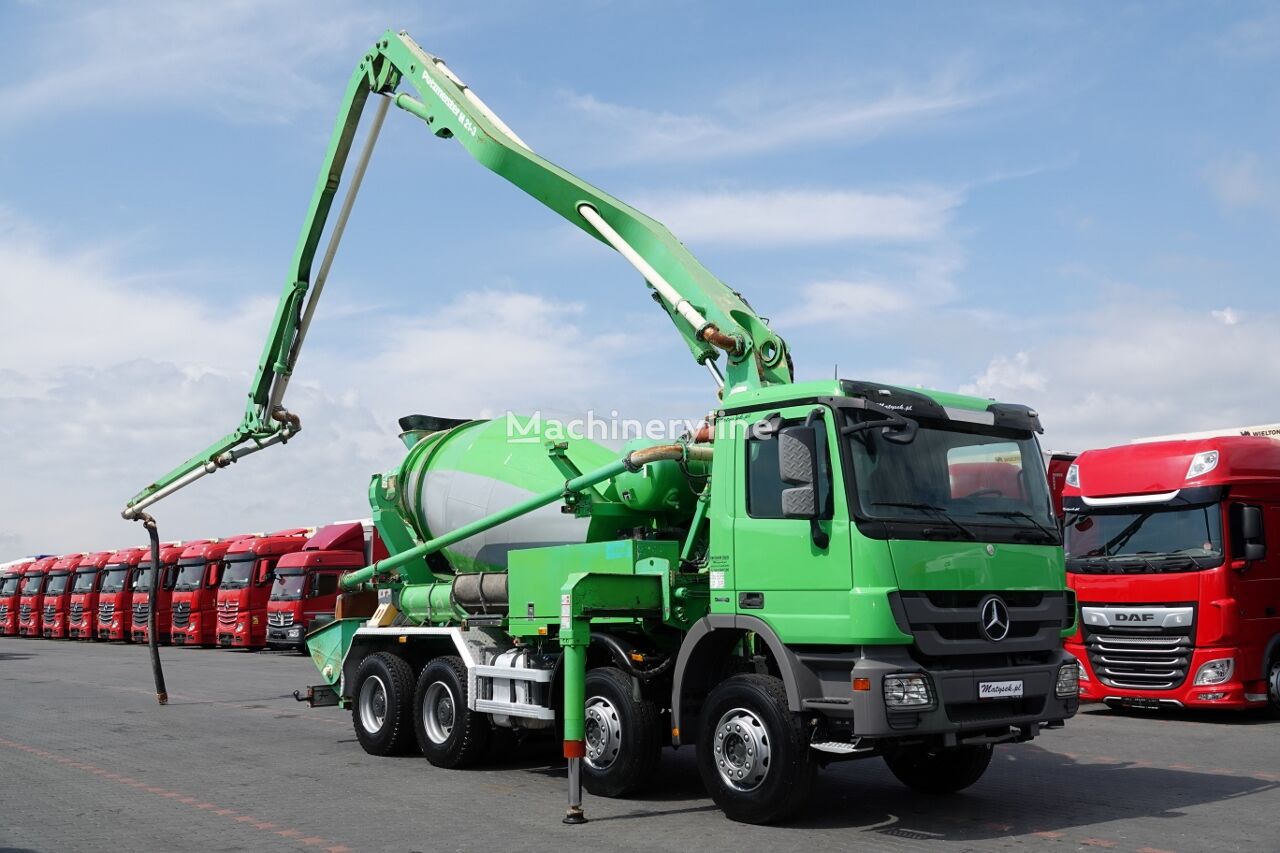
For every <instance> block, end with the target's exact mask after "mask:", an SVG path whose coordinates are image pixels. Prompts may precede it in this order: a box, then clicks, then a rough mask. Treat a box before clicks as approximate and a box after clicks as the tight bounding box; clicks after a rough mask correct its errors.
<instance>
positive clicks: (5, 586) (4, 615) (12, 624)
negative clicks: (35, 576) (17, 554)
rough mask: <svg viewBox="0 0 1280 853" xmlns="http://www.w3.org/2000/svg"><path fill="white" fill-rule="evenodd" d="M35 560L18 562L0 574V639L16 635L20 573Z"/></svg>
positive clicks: (11, 564) (5, 568) (20, 584)
mask: <svg viewBox="0 0 1280 853" xmlns="http://www.w3.org/2000/svg"><path fill="white" fill-rule="evenodd" d="M34 562H35V560H18V561H16V562H13V563H10V564H9V565H7V566H5V567H4V571H3V572H0V637H14V636H17V634H18V607H19V598H20V597H21V593H20V590H21V588H22V573H23V572H25V571H26V570H27V569H28V568H29V567H30V566H31V564H32V563H34Z"/></svg>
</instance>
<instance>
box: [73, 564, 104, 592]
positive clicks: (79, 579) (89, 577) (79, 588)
mask: <svg viewBox="0 0 1280 853" xmlns="http://www.w3.org/2000/svg"><path fill="white" fill-rule="evenodd" d="M97 576H98V570H97V569H81V570H80V571H78V572H76V582H75V583H74V584H73V585H72V586H71V591H72V592H93V580H94V578H96V577H97Z"/></svg>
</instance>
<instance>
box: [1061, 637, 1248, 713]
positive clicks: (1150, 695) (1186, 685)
mask: <svg viewBox="0 0 1280 853" xmlns="http://www.w3.org/2000/svg"><path fill="white" fill-rule="evenodd" d="M1067 649H1068V651H1071V652H1072V653H1073V654H1075V655H1076V657H1077V659H1078V660H1079V661H1080V672H1081V678H1080V699H1081V701H1083V702H1107V703H1110V704H1119V705H1124V706H1127V707H1133V708H1162V707H1163V708H1180V707H1182V708H1227V709H1234V710H1243V709H1245V708H1260V707H1262V706H1264V705H1266V704H1267V686H1266V683H1265V682H1263V681H1255V682H1249V681H1245V680H1243V679H1241V678H1240V674H1241V673H1240V669H1241V665H1240V661H1241V659H1242V655H1241V651H1240V649H1235V648H1202V647H1196V648H1195V649H1194V650H1193V651H1192V653H1191V663H1190V665H1189V666H1188V667H1187V678H1186V680H1185V681H1183V682H1182V684H1181V685H1179V686H1177V687H1174V688H1173V689H1171V690H1137V689H1132V688H1124V687H1110V686H1108V685H1106V684H1103V683H1102V682H1101V681H1099V680H1098V676H1097V674H1096V673H1095V672H1094V671H1093V668H1092V666H1091V665H1090V663H1089V659H1088V655H1086V654H1085V651H1084V648H1083V647H1082V646H1079V645H1076V644H1074V643H1070V644H1068V645H1067ZM1220 658H1234V659H1235V662H1236V666H1235V668H1234V672H1233V673H1232V675H1231V678H1229V679H1228V680H1226V681H1224V682H1222V683H1221V684H1199V685H1197V684H1194V683H1193V682H1194V681H1195V675H1196V673H1197V672H1199V671H1200V667H1201V666H1202V665H1203V664H1205V663H1208V662H1209V661H1211V660H1218V659H1220Z"/></svg>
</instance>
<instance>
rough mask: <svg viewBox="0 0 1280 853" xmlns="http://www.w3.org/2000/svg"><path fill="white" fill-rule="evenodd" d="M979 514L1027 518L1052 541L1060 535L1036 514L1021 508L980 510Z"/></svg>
mask: <svg viewBox="0 0 1280 853" xmlns="http://www.w3.org/2000/svg"><path fill="white" fill-rule="evenodd" d="M977 515H994V516H997V517H999V518H1025V519H1026V520H1027V521H1029V522H1031V523H1032V524H1034V525H1035V527H1036V529H1037V530H1039V531H1040V532H1041V533H1043V534H1044V535H1045V536H1047V537H1048V538H1049V539H1050V540H1051V541H1052V540H1054V539H1057V538H1058V537H1057V536H1056V535H1054V532H1053V531H1052V530H1050V529H1049V528H1047V527H1045V526H1044V525H1043V524H1041V523H1040V522H1038V521H1036V519H1035V516H1033V515H1032V514H1031V513H1029V512H1023V511H1022V510H1020V509H1002V510H980V511H978V513H977Z"/></svg>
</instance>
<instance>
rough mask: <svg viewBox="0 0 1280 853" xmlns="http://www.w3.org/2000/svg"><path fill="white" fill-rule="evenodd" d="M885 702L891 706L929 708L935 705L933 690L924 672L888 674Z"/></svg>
mask: <svg viewBox="0 0 1280 853" xmlns="http://www.w3.org/2000/svg"><path fill="white" fill-rule="evenodd" d="M884 704H885V705H886V706H887V707H889V708H928V707H931V706H932V705H933V691H932V690H931V689H930V687H929V677H928V676H927V675H925V674H924V673H916V674H913V675H886V676H885V677H884Z"/></svg>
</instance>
